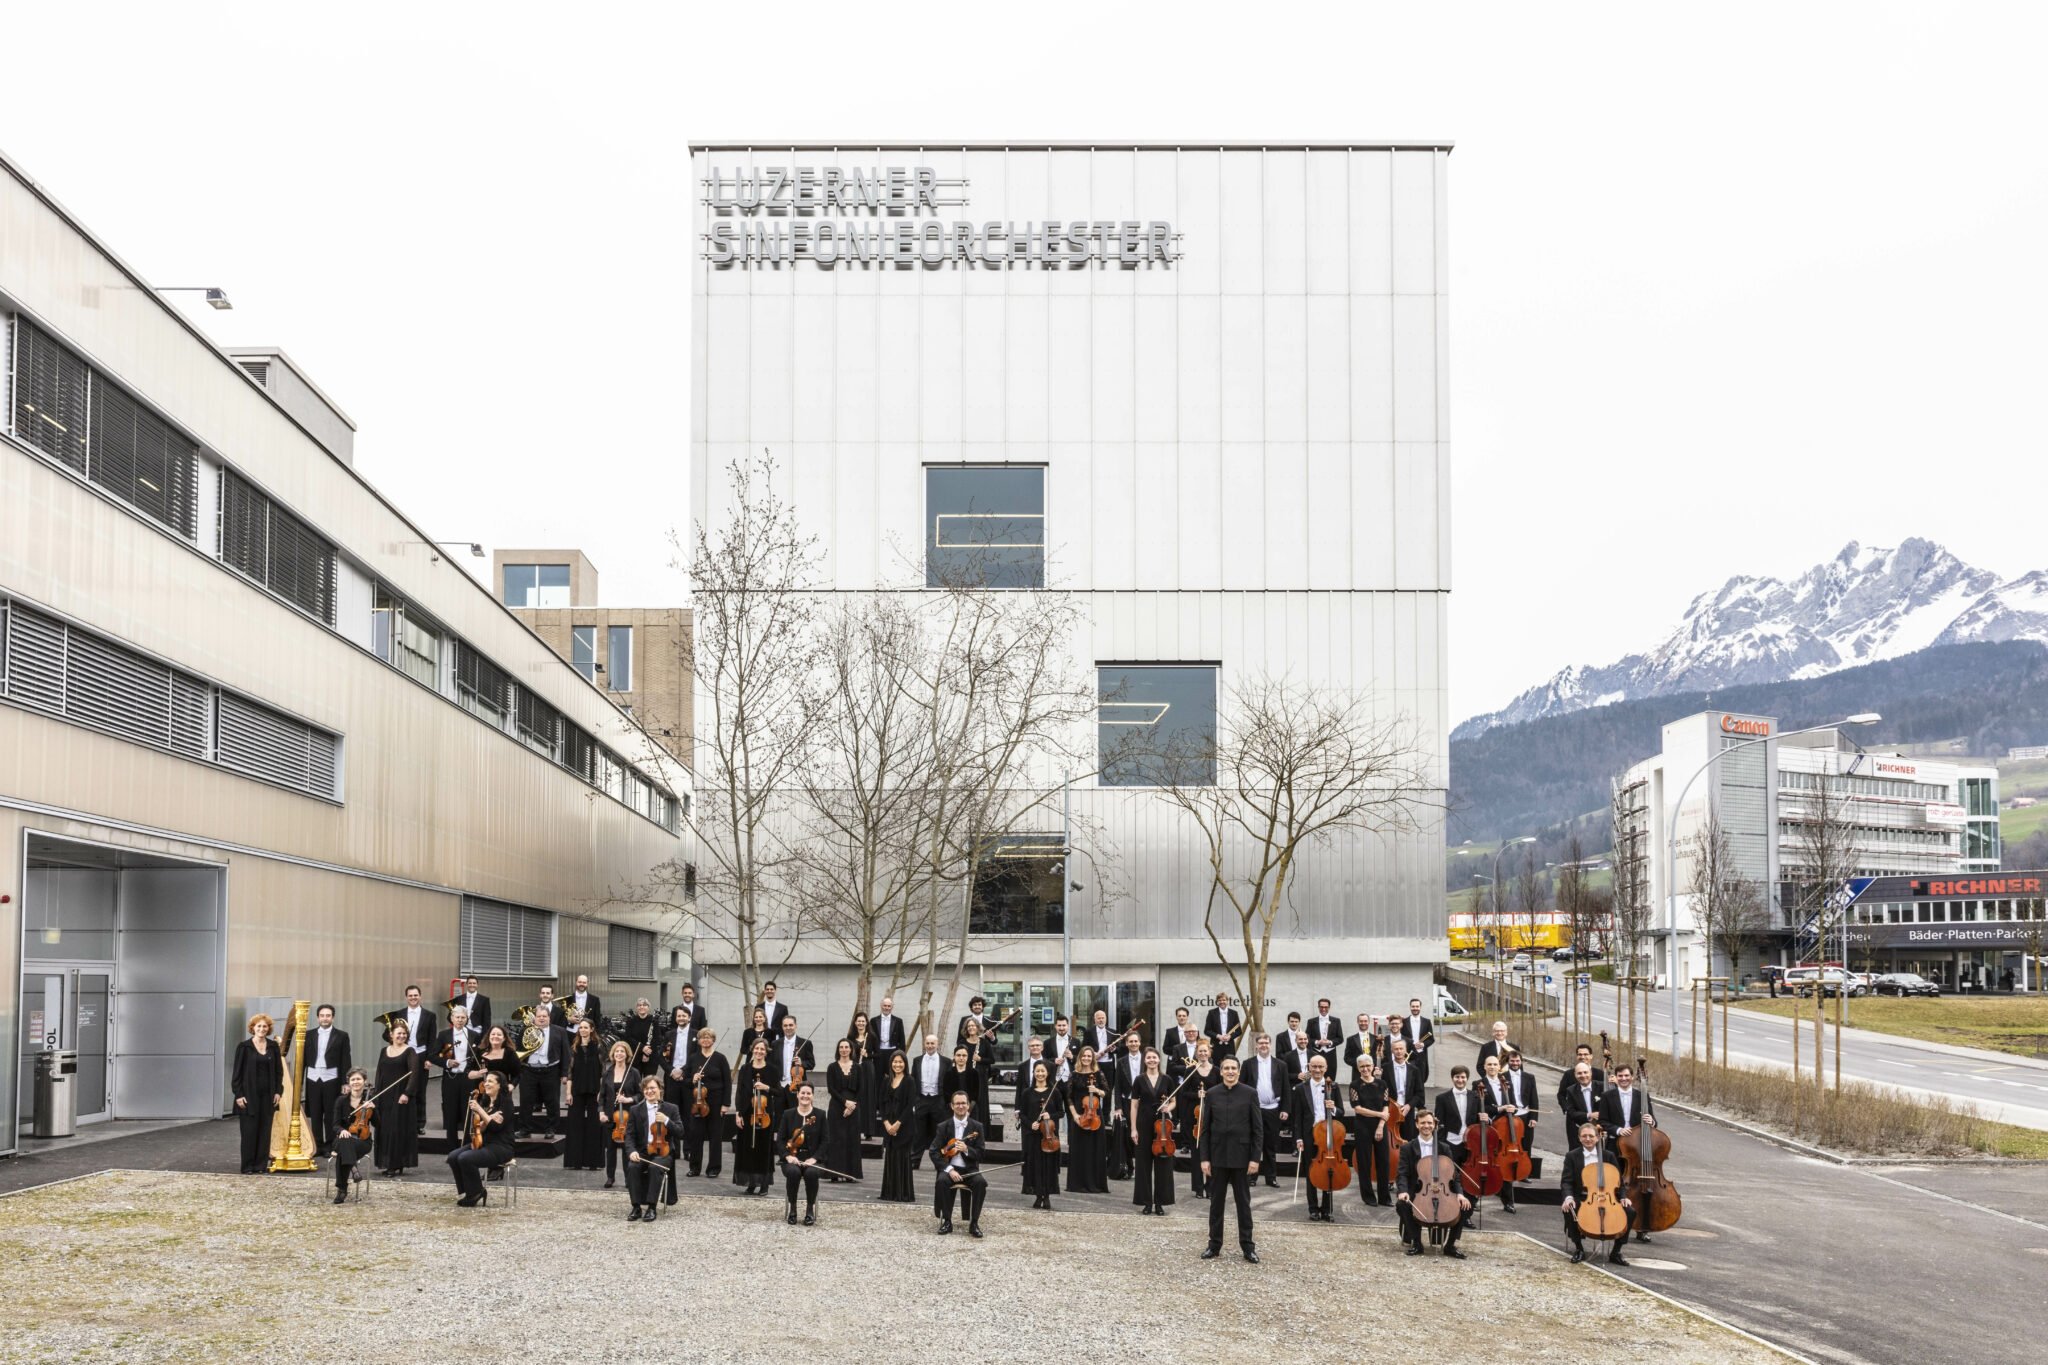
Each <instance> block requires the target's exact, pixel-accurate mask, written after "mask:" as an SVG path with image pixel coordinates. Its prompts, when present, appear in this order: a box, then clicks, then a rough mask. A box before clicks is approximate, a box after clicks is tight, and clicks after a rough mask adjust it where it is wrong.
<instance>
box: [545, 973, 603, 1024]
mask: <svg viewBox="0 0 2048 1365" xmlns="http://www.w3.org/2000/svg"><path fill="white" fill-rule="evenodd" d="M571 1010H574V1011H575V1012H576V1017H577V1018H578V1019H588V1020H590V1021H591V1022H592V1023H593V1024H594V1023H596V1022H597V1021H598V1019H599V1017H600V1016H602V1015H603V1013H604V1006H603V1005H601V1004H599V1003H598V999H597V993H596V992H595V991H593V990H591V989H590V978H589V977H587V976H578V977H577V978H576V989H575V990H573V991H571V992H570V993H569V998H568V999H567V1000H558V1001H556V1002H555V1022H556V1023H557V1024H559V1025H560V1026H561V1027H563V1028H568V1027H569V1012H570V1011H571Z"/></svg>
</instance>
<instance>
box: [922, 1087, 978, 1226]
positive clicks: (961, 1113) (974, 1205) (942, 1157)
mask: <svg viewBox="0 0 2048 1365" xmlns="http://www.w3.org/2000/svg"><path fill="white" fill-rule="evenodd" d="M972 1108H973V1102H972V1101H970V1100H969V1099H968V1098H967V1092H966V1091H965V1090H956V1091H954V1092H953V1116H952V1117H951V1118H949V1119H946V1120H944V1121H942V1122H941V1123H940V1124H939V1131H938V1132H936V1133H934V1134H933V1135H932V1145H931V1150H930V1152H929V1155H930V1156H931V1159H932V1172H933V1176H934V1179H933V1180H932V1212H933V1213H935V1214H937V1215H938V1218H939V1235H940V1236H942V1237H943V1236H945V1235H946V1234H947V1233H949V1232H951V1231H952V1230H953V1197H954V1195H955V1194H956V1193H957V1194H958V1195H959V1196H960V1198H961V1201H962V1202H963V1203H964V1204H965V1205H966V1212H967V1235H968V1236H970V1237H979V1236H981V1201H982V1200H984V1199H986V1198H987V1197H988V1177H987V1176H985V1175H983V1174H982V1173H981V1156H982V1149H983V1147H984V1146H985V1145H986V1143H987V1136H986V1133H985V1132H984V1130H983V1128H982V1126H981V1120H979V1119H977V1118H975V1117H974V1115H973V1114H972V1113H971V1112H969V1111H970V1110H971V1109H972ZM955 1141H957V1142H959V1144H960V1150H959V1151H956V1152H955V1153H953V1155H951V1156H947V1155H946V1147H947V1144H949V1143H952V1142H955Z"/></svg>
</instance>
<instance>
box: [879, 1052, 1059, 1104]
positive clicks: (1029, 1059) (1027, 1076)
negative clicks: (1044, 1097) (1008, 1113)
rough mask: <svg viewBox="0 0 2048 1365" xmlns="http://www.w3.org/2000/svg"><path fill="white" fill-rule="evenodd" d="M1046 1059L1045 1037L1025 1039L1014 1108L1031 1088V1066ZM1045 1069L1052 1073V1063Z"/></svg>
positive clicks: (1018, 1068) (1019, 1065)
mask: <svg viewBox="0 0 2048 1365" xmlns="http://www.w3.org/2000/svg"><path fill="white" fill-rule="evenodd" d="M1044 1061H1045V1039H1043V1038H1039V1037H1031V1038H1027V1039H1025V1040H1024V1060H1023V1061H1022V1062H1019V1063H1018V1064H1017V1094H1016V1097H1015V1101H1014V1103H1013V1104H1012V1106H1011V1107H1012V1108H1021V1107H1022V1106H1023V1104H1024V1092H1025V1091H1026V1090H1029V1089H1030V1088H1031V1068H1032V1067H1034V1066H1036V1065H1037V1064H1038V1063H1040V1062H1044ZM1045 1069H1046V1071H1047V1072H1048V1073H1050V1072H1051V1071H1052V1064H1051V1063H1050V1062H1047V1063H1046V1068H1045ZM885 1074H886V1073H885ZM1053 1079H1054V1080H1058V1079H1059V1078H1058V1077H1057V1076H1055V1077H1053Z"/></svg>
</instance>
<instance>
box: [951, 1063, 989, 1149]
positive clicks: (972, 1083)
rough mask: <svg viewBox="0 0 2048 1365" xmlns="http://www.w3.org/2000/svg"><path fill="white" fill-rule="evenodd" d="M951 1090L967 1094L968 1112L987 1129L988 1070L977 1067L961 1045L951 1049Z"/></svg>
mask: <svg viewBox="0 0 2048 1365" xmlns="http://www.w3.org/2000/svg"><path fill="white" fill-rule="evenodd" d="M953 1089H955V1090H964V1091H966V1092H967V1105H968V1112H969V1113H971V1114H973V1115H974V1117H975V1118H977V1119H979V1120H981V1126H982V1129H983V1130H984V1131H986V1130H987V1128H988V1068H987V1067H986V1066H982V1065H977V1064H976V1063H975V1062H974V1060H973V1054H972V1053H970V1052H969V1051H968V1050H967V1045H966V1044H965V1043H962V1044H961V1045H960V1046H959V1047H956V1048H954V1049H953Z"/></svg>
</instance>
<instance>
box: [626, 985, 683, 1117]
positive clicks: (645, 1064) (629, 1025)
mask: <svg viewBox="0 0 2048 1365" xmlns="http://www.w3.org/2000/svg"><path fill="white" fill-rule="evenodd" d="M684 989H685V990H687V989H689V988H688V987H684ZM677 1013H681V1011H680V1010H678V1011H677ZM660 1033H661V1021H660V1020H659V1019H656V1018H655V1017H654V1006H653V1004H652V1003H651V1002H649V1000H648V999H647V997H646V996H644V995H643V996H641V997H640V998H639V999H638V1000H635V1001H634V1002H633V1012H632V1013H631V1014H629V1015H627V1016H626V1022H625V1024H624V1025H623V1026H622V1027H621V1028H620V1030H619V1036H620V1037H621V1038H623V1039H625V1040H626V1042H628V1043H629V1044H631V1048H630V1050H629V1051H628V1052H627V1054H626V1056H627V1059H628V1060H629V1061H631V1062H632V1063H633V1070H635V1071H639V1072H645V1073H646V1074H647V1075H650V1076H652V1075H655V1074H657V1073H658V1072H659V1071H660V1070H661V1068H660V1066H659V1065H658V1064H657V1062H656V1060H655V1056H654V1054H655V1052H656V1051H657V1050H658V1049H659V1048H660V1047H661V1039H660V1036H659V1035H660ZM683 1036H684V1037H685V1038H688V1037H690V1036H691V1035H690V1034H688V1033H685V1034H684V1035H683ZM633 1093H634V1095H636V1096H637V1095H638V1094H639V1093H640V1091H639V1090H638V1089H637V1088H636V1089H635V1090H634V1091H633Z"/></svg>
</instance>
